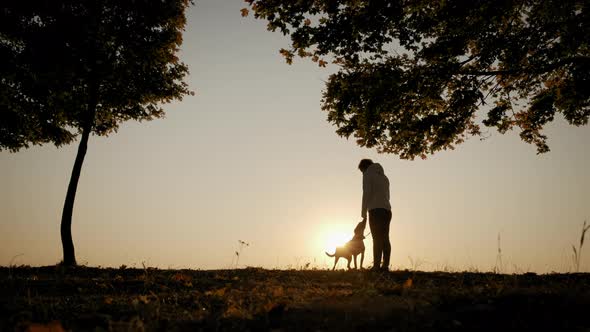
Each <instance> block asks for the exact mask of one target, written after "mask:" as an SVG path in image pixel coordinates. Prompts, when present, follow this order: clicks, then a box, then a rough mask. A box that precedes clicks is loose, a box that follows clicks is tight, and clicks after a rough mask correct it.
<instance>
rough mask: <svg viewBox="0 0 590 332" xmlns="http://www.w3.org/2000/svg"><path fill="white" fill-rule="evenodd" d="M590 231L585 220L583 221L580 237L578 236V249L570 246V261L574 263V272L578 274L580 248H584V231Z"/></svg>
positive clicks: (580, 255) (580, 256)
mask: <svg viewBox="0 0 590 332" xmlns="http://www.w3.org/2000/svg"><path fill="white" fill-rule="evenodd" d="M588 229H590V225H588V226H586V220H584V225H582V236H580V244H579V246H578V249H576V246H574V245H572V250H573V252H574V253H573V255H572V260H573V261H574V268H575V271H576V272H580V260H581V259H582V247H583V246H584V236H585V235H586V231H587V230H588Z"/></svg>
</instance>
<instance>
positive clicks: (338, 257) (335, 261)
mask: <svg viewBox="0 0 590 332" xmlns="http://www.w3.org/2000/svg"><path fill="white" fill-rule="evenodd" d="M339 259H340V256H336V258H335V259H334V266H333V267H332V271H334V270H335V269H336V264H338V260H339Z"/></svg>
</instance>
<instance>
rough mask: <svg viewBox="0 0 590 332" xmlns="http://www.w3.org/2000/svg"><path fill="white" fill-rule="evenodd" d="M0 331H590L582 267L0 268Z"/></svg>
mask: <svg viewBox="0 0 590 332" xmlns="http://www.w3.org/2000/svg"><path fill="white" fill-rule="evenodd" d="M0 307H1V308H2V310H1V311H0V330H2V331H14V330H16V331H26V330H29V331H64V330H65V331H67V330H73V331H200V330H204V331H225V330H250V331H265V330H266V331H271V330H274V331H474V330H477V331H526V330H531V331H590V319H589V318H588V317H590V315H589V313H590V275H589V274H547V275H536V274H532V273H529V274H524V275H503V274H492V273H466V272H462V273H446V272H412V271H393V272H389V273H385V274H378V273H373V272H369V271H336V272H332V271H326V270H264V269H258V268H247V269H236V270H215V271H201V270H160V269H154V268H144V269H130V268H126V267H121V268H119V269H106V268H89V267H78V268H74V269H65V268H63V267H60V266H57V267H40V268H33V267H13V268H8V267H0Z"/></svg>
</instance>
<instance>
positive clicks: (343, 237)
mask: <svg viewBox="0 0 590 332" xmlns="http://www.w3.org/2000/svg"><path fill="white" fill-rule="evenodd" d="M349 240H350V235H349V234H347V233H345V232H327V233H326V234H325V235H324V239H323V241H324V243H325V248H324V249H325V250H326V251H327V252H329V253H331V254H333V253H334V251H336V247H341V246H343V245H344V244H345V243H346V242H348V241H349Z"/></svg>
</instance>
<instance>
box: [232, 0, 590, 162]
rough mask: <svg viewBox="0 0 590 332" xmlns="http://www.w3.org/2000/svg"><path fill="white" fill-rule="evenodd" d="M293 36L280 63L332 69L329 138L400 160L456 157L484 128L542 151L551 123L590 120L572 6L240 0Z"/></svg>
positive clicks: (581, 26) (478, 0)
mask: <svg viewBox="0 0 590 332" xmlns="http://www.w3.org/2000/svg"><path fill="white" fill-rule="evenodd" d="M246 2H247V3H248V4H249V8H250V9H248V8H244V9H243V10H242V15H243V16H246V15H248V13H249V11H250V10H252V11H253V14H254V17H255V18H258V19H264V20H266V21H268V29H269V30H271V31H276V30H278V31H280V32H281V33H283V34H285V35H288V36H290V38H291V45H290V47H289V48H287V49H281V50H280V52H281V54H282V55H283V56H285V58H286V61H287V62H288V63H291V62H292V61H293V58H294V57H297V56H299V57H303V58H311V59H312V61H314V62H317V63H318V64H319V65H320V66H326V64H327V63H328V62H332V63H334V64H336V65H337V66H339V68H338V71H337V72H336V73H335V74H333V75H331V76H330V77H329V79H328V81H327V82H326V89H325V90H324V93H323V100H322V109H323V110H324V111H326V112H327V114H328V121H329V122H331V123H333V124H334V125H336V127H337V130H336V132H337V133H338V134H339V135H341V136H345V137H347V138H348V137H350V136H351V135H352V136H353V137H355V138H356V140H357V143H358V144H359V145H360V146H365V147H376V148H377V150H378V151H379V152H384V153H395V154H398V155H399V156H400V157H401V158H406V159H413V158H414V157H416V156H421V157H423V158H426V156H427V155H428V154H433V153H435V152H437V151H439V150H442V149H449V148H450V149H452V148H454V146H455V145H457V144H459V143H461V142H463V141H464V140H465V139H466V138H467V137H469V136H483V135H485V131H482V128H481V125H484V126H487V127H495V128H496V129H497V130H498V131H499V132H500V133H505V132H507V131H508V130H511V129H513V128H518V129H519V130H520V137H521V138H522V139H523V140H524V141H525V142H527V143H532V144H534V145H535V146H536V148H537V151H538V153H544V152H547V151H549V147H548V145H547V137H546V135H544V134H543V132H542V129H543V128H544V126H545V125H546V124H547V123H549V122H551V121H553V120H554V117H555V115H556V113H561V114H562V115H563V117H564V118H565V120H566V121H567V122H568V123H569V124H571V125H575V126H579V125H585V124H587V123H588V117H589V115H590V107H589V101H590V50H589V36H590V28H589V24H588V22H590V13H589V10H588V6H589V3H588V1H575V0H561V1H555V0H473V1H459V0H440V1H430V0H403V1H401V0H398V1H389V0H341V1H339V0H298V1H281V0H246Z"/></svg>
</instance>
